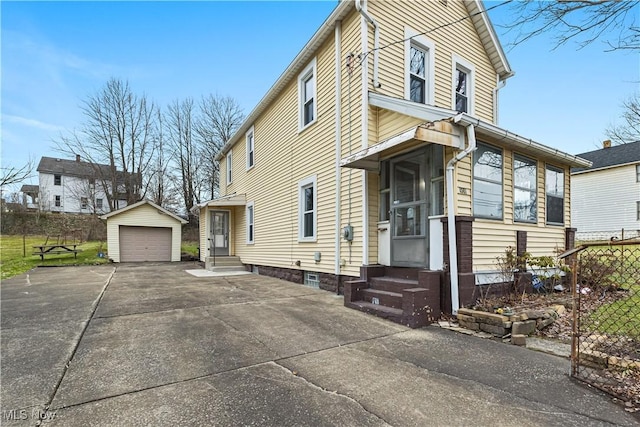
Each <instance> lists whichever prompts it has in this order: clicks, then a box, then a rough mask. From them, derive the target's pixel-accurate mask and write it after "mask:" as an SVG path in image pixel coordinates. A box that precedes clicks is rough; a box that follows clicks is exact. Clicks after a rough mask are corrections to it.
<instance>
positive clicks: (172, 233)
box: [100, 200, 187, 262]
mask: <svg viewBox="0 0 640 427" xmlns="http://www.w3.org/2000/svg"><path fill="white" fill-rule="evenodd" d="M100 218H102V219H106V220H107V245H108V248H109V258H111V259H112V260H113V261H114V262H143V261H180V244H181V242H182V225H183V224H186V223H187V221H185V220H184V219H182V218H180V217H178V216H176V215H174V214H173V213H171V212H169V211H168V210H166V209H164V208H162V207H160V206H158V205H156V204H155V203H153V202H150V201H148V200H143V201H141V202H138V203H134V204H133V205H130V206H127V207H125V208H123V209H119V210H117V211H113V212H110V213H108V214H106V215H102V216H101V217H100Z"/></svg>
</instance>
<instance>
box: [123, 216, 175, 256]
mask: <svg viewBox="0 0 640 427" xmlns="http://www.w3.org/2000/svg"><path fill="white" fill-rule="evenodd" d="M139 261H171V228H163V227H132V226H126V225H121V226H120V262H139Z"/></svg>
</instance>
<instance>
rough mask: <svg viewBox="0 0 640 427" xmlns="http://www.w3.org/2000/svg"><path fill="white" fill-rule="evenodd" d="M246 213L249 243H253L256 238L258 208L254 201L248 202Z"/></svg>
mask: <svg viewBox="0 0 640 427" xmlns="http://www.w3.org/2000/svg"><path fill="white" fill-rule="evenodd" d="M249 212H251V215H249ZM245 213H246V216H247V245H253V243H254V242H255V240H256V225H255V224H256V210H255V208H254V203H253V202H247V207H246V212H245Z"/></svg>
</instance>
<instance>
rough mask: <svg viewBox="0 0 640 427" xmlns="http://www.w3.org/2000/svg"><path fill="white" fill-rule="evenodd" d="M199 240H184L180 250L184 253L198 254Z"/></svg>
mask: <svg viewBox="0 0 640 427" xmlns="http://www.w3.org/2000/svg"><path fill="white" fill-rule="evenodd" d="M199 245H200V243H199V242H182V245H181V246H180V251H181V252H182V253H186V254H189V255H193V256H198V246H199Z"/></svg>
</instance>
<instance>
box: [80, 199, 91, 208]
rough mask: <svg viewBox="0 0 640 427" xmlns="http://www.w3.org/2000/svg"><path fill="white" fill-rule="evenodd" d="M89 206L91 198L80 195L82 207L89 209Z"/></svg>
mask: <svg viewBox="0 0 640 427" xmlns="http://www.w3.org/2000/svg"><path fill="white" fill-rule="evenodd" d="M88 207H89V199H88V198H86V197H80V209H87V208H88Z"/></svg>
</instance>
